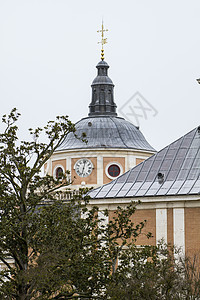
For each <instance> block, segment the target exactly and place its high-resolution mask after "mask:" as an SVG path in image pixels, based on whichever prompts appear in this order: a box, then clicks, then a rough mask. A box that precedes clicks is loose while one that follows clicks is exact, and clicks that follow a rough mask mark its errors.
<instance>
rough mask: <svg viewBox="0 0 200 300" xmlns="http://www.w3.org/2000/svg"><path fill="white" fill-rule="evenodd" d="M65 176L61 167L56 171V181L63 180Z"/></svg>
mask: <svg viewBox="0 0 200 300" xmlns="http://www.w3.org/2000/svg"><path fill="white" fill-rule="evenodd" d="M62 176H63V169H62V168H61V167H58V168H57V169H56V179H61V178H62Z"/></svg>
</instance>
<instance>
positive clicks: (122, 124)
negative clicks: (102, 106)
mask: <svg viewBox="0 0 200 300" xmlns="http://www.w3.org/2000/svg"><path fill="white" fill-rule="evenodd" d="M83 133H85V134H86V140H87V143H85V142H83V141H82V140H81V137H82V134H83ZM75 134H76V136H77V137H79V138H80V139H77V137H76V136H75V135H74V133H72V132H71V133H69V134H68V135H67V136H66V138H65V140H64V141H63V143H62V145H61V146H60V147H59V148H58V149H57V151H63V150H70V149H71V150H73V149H93V148H103V149H105V148H120V149H135V150H144V151H145V150H146V151H152V152H155V149H154V148H153V147H152V146H151V145H150V144H149V143H148V142H147V141H146V139H145V137H144V136H143V134H142V133H141V131H140V130H139V129H138V127H136V126H134V125H133V124H132V123H130V122H128V121H126V120H125V119H123V118H120V117H112V116H95V117H87V118H84V119H81V120H80V121H78V122H77V123H76V133H75Z"/></svg>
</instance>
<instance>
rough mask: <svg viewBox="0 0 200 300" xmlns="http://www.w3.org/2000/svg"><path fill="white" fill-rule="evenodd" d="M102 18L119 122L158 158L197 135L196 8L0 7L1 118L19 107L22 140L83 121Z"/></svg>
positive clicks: (130, 1)
mask: <svg viewBox="0 0 200 300" xmlns="http://www.w3.org/2000/svg"><path fill="white" fill-rule="evenodd" d="M102 17H103V19H104V25H105V27H106V28H108V29H109V31H108V33H107V34H106V37H107V38H108V44H107V45H106V46H105V61H106V62H107V63H108V64H109V65H110V69H109V76H110V77H111V79H112V80H113V82H114V84H115V102H116V104H117V106H118V109H120V111H121V113H122V114H124V115H126V116H127V118H129V120H130V121H132V122H133V123H135V124H136V123H138V124H139V126H140V129H141V131H142V132H143V134H144V135H145V137H146V138H147V140H148V141H149V143H150V144H151V145H152V146H154V147H155V148H156V149H157V150H159V149H161V148H163V147H164V146H166V145H168V144H169V143H171V142H172V141H174V140H176V139H177V138H179V137H180V136H182V135H184V134H186V133H187V132H189V131H190V130H192V129H193V128H194V127H196V126H198V125H200V85H199V84H198V83H197V82H196V78H199V77H200V36H199V31H200V1H199V0H190V1H189V0H124V1H116V0H115V1H114V0H107V1H105V0H101V1H95V0H84V1H81V0H79V1H69V0H23V1H22V0H0V44H1V45H0V101H1V110H0V111H1V115H3V114H4V113H8V112H9V111H10V110H11V109H12V108H13V107H17V108H18V109H19V111H20V112H21V113H22V117H21V121H20V126H21V128H22V135H23V136H24V137H25V136H26V134H25V129H26V128H29V127H36V126H42V125H44V124H45V123H46V122H47V121H48V120H51V119H54V118H55V116H56V115H69V117H70V119H71V120H72V121H73V122H76V121H78V120H79V119H81V118H82V117H85V116H87V114H88V105H89V103H90V101H91V87H90V85H91V82H92V80H93V79H94V77H95V76H96V68H95V66H96V64H97V63H98V62H99V61H100V45H99V44H98V41H99V40H100V35H99V34H98V33H97V30H98V29H100V28H101V20H102ZM136 92H139V94H137V96H138V97H139V98H138V97H136V96H134V95H135V93H136ZM129 99H131V100H130V101H128V100H129ZM127 101H128V102H127ZM141 105H142V107H143V111H142V110H141ZM131 114H132V115H131ZM134 114H135V117H134ZM138 124H136V125H138Z"/></svg>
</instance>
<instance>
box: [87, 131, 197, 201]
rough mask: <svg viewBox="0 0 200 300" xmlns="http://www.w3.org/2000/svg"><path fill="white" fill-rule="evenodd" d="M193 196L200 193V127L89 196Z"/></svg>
mask: <svg viewBox="0 0 200 300" xmlns="http://www.w3.org/2000/svg"><path fill="white" fill-rule="evenodd" d="M158 174H159V176H158ZM158 177H159V179H158ZM159 181H160V183H159ZM193 194H194V195H199V194H200V126H199V127H197V128H195V129H194V130H192V131H190V132H189V133H187V134H186V135H184V136H183V137H181V138H179V139H178V140H176V141H175V142H173V143H172V144H170V145H169V146H167V147H165V148H164V149H162V150H161V151H159V152H157V153H156V154H155V155H153V156H151V157H150V158H148V159H147V160H145V161H144V162H142V163H140V164H139V165H137V166H136V167H134V168H132V169H131V170H130V171H128V172H126V173H124V174H123V175H121V176H120V177H118V178H117V179H115V180H113V181H112V182H110V183H108V184H106V185H103V186H102V187H99V188H97V189H95V190H93V191H91V192H90V194H89V195H90V197H91V198H94V199H95V198H96V199H97V198H124V197H133V198H134V197H149V196H168V195H193Z"/></svg>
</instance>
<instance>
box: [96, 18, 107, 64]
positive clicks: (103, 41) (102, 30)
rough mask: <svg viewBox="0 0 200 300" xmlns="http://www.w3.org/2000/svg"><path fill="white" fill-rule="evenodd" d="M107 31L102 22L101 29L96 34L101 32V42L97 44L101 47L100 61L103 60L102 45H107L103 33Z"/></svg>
mask: <svg viewBox="0 0 200 300" xmlns="http://www.w3.org/2000/svg"><path fill="white" fill-rule="evenodd" d="M105 31H108V29H104V26H103V21H102V27H101V30H98V31H97V32H101V42H98V44H101V45H102V48H101V60H104V49H103V45H105V44H106V43H107V38H104V32H105Z"/></svg>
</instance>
